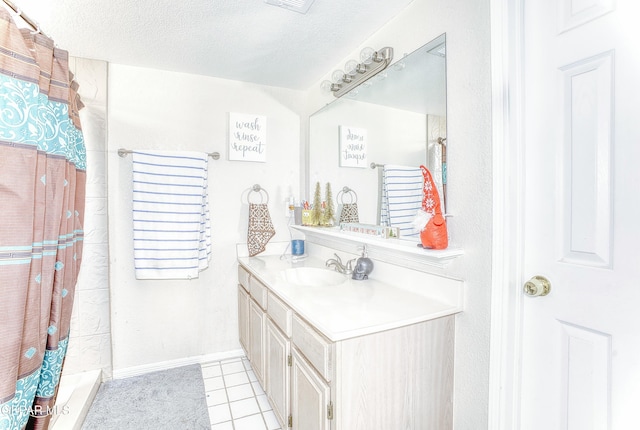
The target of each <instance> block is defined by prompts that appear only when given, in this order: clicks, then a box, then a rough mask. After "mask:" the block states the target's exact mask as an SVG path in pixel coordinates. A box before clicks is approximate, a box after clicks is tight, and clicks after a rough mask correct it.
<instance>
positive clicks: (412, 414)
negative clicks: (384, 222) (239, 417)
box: [238, 266, 455, 430]
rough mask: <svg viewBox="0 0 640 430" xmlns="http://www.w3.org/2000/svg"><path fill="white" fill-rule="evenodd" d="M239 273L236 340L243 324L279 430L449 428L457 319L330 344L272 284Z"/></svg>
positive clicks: (440, 319)
mask: <svg viewBox="0 0 640 430" xmlns="http://www.w3.org/2000/svg"><path fill="white" fill-rule="evenodd" d="M240 270H241V271H242V272H243V273H242V274H241V276H240V277H241V278H242V276H245V275H247V278H248V281H245V284H247V283H248V284H249V285H250V288H249V291H248V292H247V290H244V289H243V288H242V287H240V289H239V290H238V291H239V295H238V300H239V318H241V319H243V318H244V319H245V322H242V321H241V322H240V323H239V327H240V337H241V342H242V336H243V333H242V330H243V327H244V326H245V324H246V325H247V327H248V330H247V331H248V339H249V342H248V351H247V354H248V356H249V359H250V361H251V364H252V366H253V368H254V372H255V373H256V376H258V374H259V373H260V374H261V375H262V376H259V380H260V382H261V384H262V386H263V387H264V389H265V392H266V393H267V395H268V397H269V399H270V401H271V403H272V406H273V410H274V412H275V413H276V416H277V418H278V420H279V421H280V424H281V426H282V428H283V429H284V428H292V429H293V430H378V429H379V430H388V429H396V428H397V429H400V428H402V429H407V430H411V429H413V430H451V429H452V428H453V415H452V410H453V405H452V402H453V356H454V328H455V327H454V320H455V319H454V318H455V317H454V315H445V316H440V317H437V318H434V319H427V320H421V321H417V322H413V323H407V324H405V325H401V326H396V327H392V328H388V329H380V330H375V331H367V332H366V333H364V334H362V335H352V336H347V337H342V338H337V339H336V340H331V339H330V338H329V337H327V336H325V335H324V334H323V333H322V331H321V330H319V329H318V327H316V326H314V324H312V323H310V322H309V321H310V320H308V319H306V318H305V315H304V314H299V313H298V311H297V310H296V309H297V308H296V303H295V301H291V302H290V303H285V301H284V300H283V299H282V297H281V296H278V294H277V292H278V288H277V285H276V286H275V287H272V286H271V285H263V284H262V283H260V282H259V281H258V280H257V279H256V278H255V277H254V276H253V275H251V276H249V275H248V271H246V270H245V269H244V268H243V267H242V266H240ZM239 273H240V272H239ZM240 282H241V283H242V279H241V280H240ZM289 300H291V298H290V297H289ZM247 302H248V305H245V304H244V303H247ZM312 302H313V301H312ZM389 306H391V304H390V305H389ZM247 308H248V311H246V309H247ZM343 317H344V315H338V314H336V315H334V316H327V318H343ZM245 336H247V335H245Z"/></svg>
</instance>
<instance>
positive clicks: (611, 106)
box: [521, 0, 640, 430]
mask: <svg viewBox="0 0 640 430" xmlns="http://www.w3.org/2000/svg"><path fill="white" fill-rule="evenodd" d="M639 19H640V5H639V4H638V2H636V1H634V0H618V1H616V2H615V3H614V2H613V1H611V0H524V28H525V31H524V65H523V71H524V81H523V82H524V100H523V101H522V107H523V112H524V135H525V138H524V139H525V141H524V149H525V164H526V169H525V170H526V172H525V173H524V174H525V195H524V211H523V213H524V248H525V249H524V254H523V256H524V262H523V273H524V276H525V277H526V279H522V284H524V282H525V281H526V280H527V279H528V278H530V277H532V276H535V275H542V276H545V277H546V278H548V279H549V280H550V281H551V285H552V286H551V292H550V294H549V295H548V296H544V297H535V298H525V300H524V308H523V320H522V323H523V333H522V339H523V342H522V357H523V359H522V385H521V390H522V395H521V429H522V430H539V429H569V430H588V429H613V430H626V429H628V428H632V426H635V425H636V423H638V422H640V408H638V407H637V406H635V405H634V402H633V401H632V400H630V399H637V398H640V378H639V377H638V375H640V334H639V333H638V330H637V328H638V327H640V316H639V315H640V313H638V312H637V309H636V308H637V306H638V304H640V293H639V291H640V288H638V285H637V279H639V278H640V257H638V255H639V253H638V251H637V245H638V243H640V227H639V225H640V224H639V222H638V220H640V198H639V197H638V196H639V195H640V185H638V184H640V167H639V166H640V149H639V148H640V120H639V119H638V118H637V114H638V108H637V106H638V100H640V84H639V78H638V77H639V76H640V50H639V49H638V47H637V41H638V40H639V39H640V32H639V31H638V22H640V21H639Z"/></svg>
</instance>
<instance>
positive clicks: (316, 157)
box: [308, 34, 447, 224]
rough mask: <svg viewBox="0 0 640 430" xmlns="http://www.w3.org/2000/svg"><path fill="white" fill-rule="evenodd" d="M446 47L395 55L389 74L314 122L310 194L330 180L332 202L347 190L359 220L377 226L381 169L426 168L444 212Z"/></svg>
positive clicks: (438, 42)
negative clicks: (395, 166)
mask: <svg viewBox="0 0 640 430" xmlns="http://www.w3.org/2000/svg"><path fill="white" fill-rule="evenodd" d="M445 46H446V45H445V35H444V34H443V35H441V36H439V37H438V38H436V39H434V40H433V41H431V42H429V43H427V44H426V45H424V46H423V47H421V48H419V49H417V50H416V51H414V52H412V53H411V54H408V55H405V56H403V57H402V58H397V57H398V56H397V54H396V58H394V61H393V63H392V64H390V65H389V66H388V67H387V68H386V69H385V70H383V71H382V72H380V73H379V74H378V75H376V76H374V77H373V78H371V79H369V80H368V81H367V82H365V83H363V84H361V85H360V86H359V87H357V88H355V89H354V90H352V91H351V92H350V93H348V94H346V95H344V96H342V97H341V98H339V99H336V100H335V101H333V102H331V103H329V104H327V105H326V106H325V107H323V108H322V109H320V110H319V111H318V112H316V113H314V114H313V115H312V116H311V117H310V121H309V164H308V165H309V172H308V174H309V182H308V183H309V184H310V187H311V190H309V191H310V194H309V195H310V196H313V190H314V189H315V184H316V183H317V182H320V184H321V186H322V188H323V189H324V184H326V183H327V182H329V183H331V186H332V189H333V195H334V197H337V194H338V192H339V191H340V190H342V188H343V187H345V186H346V187H349V188H351V189H352V190H353V191H354V192H355V193H356V195H357V204H358V212H359V221H360V223H364V224H380V193H381V179H382V169H383V168H382V166H383V165H385V164H387V165H401V166H412V167H419V166H420V165H422V164H424V165H425V166H426V167H427V168H428V169H429V170H430V171H431V174H432V176H433V179H434V182H435V183H436V185H437V186H438V191H439V194H440V200H441V207H442V210H443V213H444V212H445V210H446V158H445V157H446V136H447V134H446V98H447V97H446V57H445ZM354 141H355V142H357V143H358V144H357V145H352V144H351V143H353V142H354ZM341 143H342V147H341ZM346 145H349V146H348V148H350V149H347V146H346ZM363 149H364V151H363ZM371 164H373V165H374V166H375V167H373V168H372V167H371ZM345 195H347V193H345ZM348 196H349V197H347V200H346V201H345V203H349V202H350V200H349V199H350V198H351V196H352V195H351V193H349V194H348ZM338 204H340V201H339V200H338ZM337 221H338V220H337V219H336V222H337Z"/></svg>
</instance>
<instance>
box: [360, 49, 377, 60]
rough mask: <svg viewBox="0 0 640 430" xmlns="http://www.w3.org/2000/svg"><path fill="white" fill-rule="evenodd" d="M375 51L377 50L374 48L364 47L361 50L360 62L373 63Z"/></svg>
mask: <svg viewBox="0 0 640 430" xmlns="http://www.w3.org/2000/svg"><path fill="white" fill-rule="evenodd" d="M375 52H376V51H374V50H373V48H369V47H366V48H362V51H360V62H361V63H364V64H371V62H372V61H373V54H374V53H375Z"/></svg>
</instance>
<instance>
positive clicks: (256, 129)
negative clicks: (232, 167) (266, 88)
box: [229, 112, 267, 163]
mask: <svg viewBox="0 0 640 430" xmlns="http://www.w3.org/2000/svg"><path fill="white" fill-rule="evenodd" d="M229 160H239V161H258V162H262V163H264V162H265V161H267V118H266V117H264V116H260V115H247V114H243V113H233V112H229Z"/></svg>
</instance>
